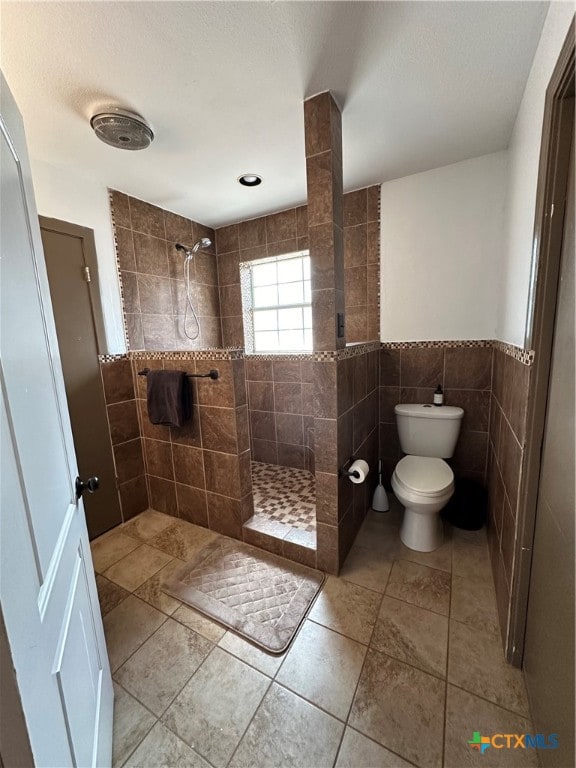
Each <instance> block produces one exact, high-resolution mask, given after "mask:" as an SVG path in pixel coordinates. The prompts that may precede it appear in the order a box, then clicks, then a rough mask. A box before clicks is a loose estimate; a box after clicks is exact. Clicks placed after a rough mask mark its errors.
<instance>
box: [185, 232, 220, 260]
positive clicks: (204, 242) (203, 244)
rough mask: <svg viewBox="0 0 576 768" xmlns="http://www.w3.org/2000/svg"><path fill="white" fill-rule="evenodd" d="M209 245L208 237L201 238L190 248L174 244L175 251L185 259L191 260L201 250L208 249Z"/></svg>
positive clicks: (210, 242)
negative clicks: (180, 253)
mask: <svg viewBox="0 0 576 768" xmlns="http://www.w3.org/2000/svg"><path fill="white" fill-rule="evenodd" d="M211 245H212V240H210V238H209V237H201V238H200V240H197V241H196V242H195V243H194V245H193V246H192V248H188V246H187V245H182V243H176V250H177V251H182V253H183V254H184V255H185V257H186V258H187V259H191V258H192V257H193V256H194V254H195V253H198V251H199V250H200V249H201V248H210V246H211Z"/></svg>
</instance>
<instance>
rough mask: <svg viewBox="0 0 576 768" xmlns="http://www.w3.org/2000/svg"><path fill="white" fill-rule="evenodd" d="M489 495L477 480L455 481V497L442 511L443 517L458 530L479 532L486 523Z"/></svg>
mask: <svg viewBox="0 0 576 768" xmlns="http://www.w3.org/2000/svg"><path fill="white" fill-rule="evenodd" d="M487 512H488V494H487V492H486V489H485V488H484V486H483V485H482V484H481V483H479V482H478V481H477V480H471V479H470V478H468V477H457V478H455V479H454V495H453V496H452V498H451V499H450V501H449V502H448V504H447V505H446V506H445V507H444V509H443V510H442V517H443V518H444V519H445V520H447V521H448V522H449V523H450V524H451V525H454V526H455V527H456V528H463V529H464V530H465V531H478V530H480V528H482V526H483V525H484V524H485V523H486V515H487Z"/></svg>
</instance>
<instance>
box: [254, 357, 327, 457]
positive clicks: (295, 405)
mask: <svg viewBox="0 0 576 768" xmlns="http://www.w3.org/2000/svg"><path fill="white" fill-rule="evenodd" d="M313 381H314V363H313V362H312V360H265V359H260V358H257V357H247V358H246V386H247V389H248V407H249V418H250V447H251V449H252V458H253V459H254V461H263V462H266V463H268V464H280V465H281V466H284V467H295V468H296V469H307V470H308V471H310V472H314V384H313Z"/></svg>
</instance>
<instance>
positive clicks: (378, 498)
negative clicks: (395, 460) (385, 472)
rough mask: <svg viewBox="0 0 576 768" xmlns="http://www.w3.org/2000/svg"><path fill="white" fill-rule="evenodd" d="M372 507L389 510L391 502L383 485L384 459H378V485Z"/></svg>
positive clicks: (384, 510) (382, 510) (380, 510)
mask: <svg viewBox="0 0 576 768" xmlns="http://www.w3.org/2000/svg"><path fill="white" fill-rule="evenodd" d="M372 509H373V510H374V511H375V512H388V510H389V509H390V504H389V503H388V496H387V495H386V491H385V489H384V486H383V485H382V459H379V460H378V485H377V486H376V488H375V489H374V495H373V496H372Z"/></svg>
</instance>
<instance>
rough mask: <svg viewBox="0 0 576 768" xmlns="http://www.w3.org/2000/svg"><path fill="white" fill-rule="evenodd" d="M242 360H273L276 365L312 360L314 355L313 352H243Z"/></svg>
mask: <svg viewBox="0 0 576 768" xmlns="http://www.w3.org/2000/svg"><path fill="white" fill-rule="evenodd" d="M244 359H245V360H275V361H276V362H277V363H280V362H290V361H291V360H292V361H300V360H314V353H313V352H294V353H286V354H282V353H279V354H277V355H276V354H274V353H270V354H264V353H259V352H245V353H244Z"/></svg>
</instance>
